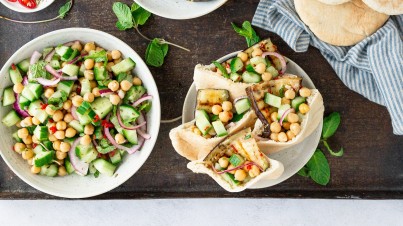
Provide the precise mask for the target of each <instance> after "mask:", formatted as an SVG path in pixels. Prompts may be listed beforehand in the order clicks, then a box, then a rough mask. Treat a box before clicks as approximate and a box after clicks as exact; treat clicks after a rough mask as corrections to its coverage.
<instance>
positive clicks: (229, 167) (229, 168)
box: [227, 164, 235, 174]
mask: <svg viewBox="0 0 403 226" xmlns="http://www.w3.org/2000/svg"><path fill="white" fill-rule="evenodd" d="M233 168H235V166H233V165H232V164H229V166H228V168H227V170H231V169H233ZM228 173H230V174H235V170H232V171H229V172H228Z"/></svg>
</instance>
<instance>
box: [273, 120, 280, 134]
mask: <svg viewBox="0 0 403 226" xmlns="http://www.w3.org/2000/svg"><path fill="white" fill-rule="evenodd" d="M270 130H271V131H272V132H273V133H279V132H280V131H281V126H280V123H279V122H272V123H271V124H270Z"/></svg>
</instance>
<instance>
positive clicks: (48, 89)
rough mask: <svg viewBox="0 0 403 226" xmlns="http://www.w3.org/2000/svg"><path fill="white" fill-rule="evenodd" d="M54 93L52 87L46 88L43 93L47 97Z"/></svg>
mask: <svg viewBox="0 0 403 226" xmlns="http://www.w3.org/2000/svg"><path fill="white" fill-rule="evenodd" d="M54 93H55V91H54V90H53V89H52V88H46V89H45V93H44V95H45V97H46V98H48V99H49V98H50V97H51V96H52V95H53V94H54Z"/></svg>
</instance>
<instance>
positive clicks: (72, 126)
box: [69, 120, 84, 133]
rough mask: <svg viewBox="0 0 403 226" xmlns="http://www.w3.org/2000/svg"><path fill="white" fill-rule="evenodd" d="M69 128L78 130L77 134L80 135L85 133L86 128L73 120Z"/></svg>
mask: <svg viewBox="0 0 403 226" xmlns="http://www.w3.org/2000/svg"><path fill="white" fill-rule="evenodd" d="M69 126H70V127H71V128H73V129H75V130H77V132H79V133H84V126H83V125H81V124H80V122H79V121H78V120H73V121H71V122H69Z"/></svg>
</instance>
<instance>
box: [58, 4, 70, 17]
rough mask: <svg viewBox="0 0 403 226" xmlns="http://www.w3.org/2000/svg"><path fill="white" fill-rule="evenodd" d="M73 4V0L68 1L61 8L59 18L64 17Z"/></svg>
mask: <svg viewBox="0 0 403 226" xmlns="http://www.w3.org/2000/svg"><path fill="white" fill-rule="evenodd" d="M72 6H73V1H68V2H66V4H64V5H63V6H62V7H60V9H59V18H60V19H64V17H66V15H67V13H68V12H69V11H70V9H71V7H72Z"/></svg>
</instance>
